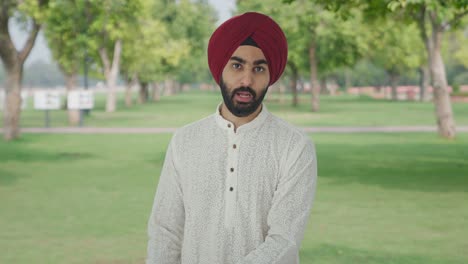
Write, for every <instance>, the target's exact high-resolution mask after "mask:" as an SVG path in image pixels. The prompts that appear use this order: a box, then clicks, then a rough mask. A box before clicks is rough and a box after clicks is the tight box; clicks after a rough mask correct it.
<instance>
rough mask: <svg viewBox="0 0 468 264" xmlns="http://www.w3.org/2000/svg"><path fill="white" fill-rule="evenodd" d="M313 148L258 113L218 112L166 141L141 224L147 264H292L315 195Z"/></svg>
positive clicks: (284, 126) (273, 119) (275, 120)
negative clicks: (233, 117)
mask: <svg viewBox="0 0 468 264" xmlns="http://www.w3.org/2000/svg"><path fill="white" fill-rule="evenodd" d="M316 180H317V163H316V155H315V148H314V145H313V143H312V142H311V141H310V140H309V138H308V137H307V136H306V135H305V134H304V133H303V132H301V131H300V130H299V129H297V128H295V127H293V126H291V125H290V124H288V123H286V122H285V121H283V120H281V119H279V118H277V117H275V116H273V115H272V114H270V113H269V112H268V111H267V109H266V107H265V106H263V109H262V111H261V112H260V114H259V115H258V116H257V117H256V118H255V119H254V120H253V121H251V122H249V123H247V124H245V125H242V126H240V127H239V128H237V131H235V130H234V125H233V124H232V123H231V122H229V121H227V120H225V119H224V118H223V117H222V116H221V115H220V114H219V111H216V113H215V114H214V115H211V116H209V117H207V118H205V119H202V120H200V121H198V122H196V123H193V124H190V125H187V126H185V127H183V128H181V129H179V130H178V131H177V132H176V133H175V134H174V136H173V138H172V140H171V142H170V144H169V147H168V150H167V153H166V159H165V161H164V165H163V168H162V172H161V176H160V179H159V184H158V188H157V191H156V196H155V199H154V205H153V210H152V212H151V216H150V219H149V223H148V235H149V241H148V256H147V260H146V263H147V264H149V263H153V264H166V263H167V264H176V263H182V264H241V263H242V264H244V263H252V264H267V263H268V264H275V263H277V264H294V263H299V254H298V251H299V247H300V244H301V241H302V239H303V234H304V229H305V225H306V223H307V222H308V219H309V214H310V209H311V207H312V201H313V198H314V193H315V186H316Z"/></svg>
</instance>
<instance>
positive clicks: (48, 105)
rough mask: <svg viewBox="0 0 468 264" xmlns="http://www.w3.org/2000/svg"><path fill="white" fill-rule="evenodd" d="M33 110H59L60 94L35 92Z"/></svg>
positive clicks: (55, 92)
mask: <svg viewBox="0 0 468 264" xmlns="http://www.w3.org/2000/svg"><path fill="white" fill-rule="evenodd" d="M34 108H35V109H38V110H56V109H60V94H59V92H58V91H36V92H35V93H34Z"/></svg>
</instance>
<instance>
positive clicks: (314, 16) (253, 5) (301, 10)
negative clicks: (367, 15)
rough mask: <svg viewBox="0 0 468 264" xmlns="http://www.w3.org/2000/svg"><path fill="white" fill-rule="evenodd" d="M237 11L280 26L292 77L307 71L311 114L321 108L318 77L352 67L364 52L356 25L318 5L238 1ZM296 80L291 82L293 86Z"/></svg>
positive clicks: (362, 42)
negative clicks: (249, 12) (260, 14)
mask: <svg viewBox="0 0 468 264" xmlns="http://www.w3.org/2000/svg"><path fill="white" fill-rule="evenodd" d="M239 8H240V10H241V11H247V10H258V11H261V12H265V13H267V14H268V15H270V16H271V17H273V18H274V19H275V20H276V21H277V22H278V23H279V24H280V25H281V27H282V28H283V31H284V32H285V34H286V38H287V39H288V42H289V43H290V45H289V47H290V52H289V57H288V60H290V62H289V63H288V65H289V67H290V69H291V73H292V75H293V76H297V75H298V74H297V72H298V71H302V69H303V67H304V66H306V67H308V70H307V71H308V72H309V74H310V75H309V76H310V83H311V94H312V100H311V110H312V111H318V110H319V108H320V106H319V95H320V83H319V78H320V76H322V77H325V76H326V75H327V74H329V73H331V72H332V71H333V70H334V69H337V68H340V67H345V66H351V65H354V64H355V63H356V61H357V59H358V58H359V57H360V56H361V54H362V53H363V51H364V50H365V45H364V43H365V42H364V41H361V39H360V38H361V37H360V35H359V33H358V32H359V30H358V29H357V28H356V27H355V26H353V24H354V23H355V21H352V20H349V21H344V20H343V19H341V18H340V17H338V16H336V15H335V14H333V13H332V12H330V11H327V10H325V9H324V8H323V7H322V6H321V5H319V4H314V3H312V2H310V1H305V0H298V1H295V2H294V3H292V4H290V5H285V4H282V5H281V6H278V3H277V1H271V2H266V1H247V2H245V1H240V3H239ZM358 20H359V17H358V16H356V21H358ZM304 59H305V61H304ZM304 62H305V63H304ZM295 78H296V77H293V78H292V79H293V82H292V83H293V85H294V79H295ZM293 89H295V88H293ZM293 91H294V90H293Z"/></svg>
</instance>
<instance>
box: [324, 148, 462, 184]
mask: <svg viewBox="0 0 468 264" xmlns="http://www.w3.org/2000/svg"><path fill="white" fill-rule="evenodd" d="M317 153H320V155H319V157H318V162H319V165H318V168H319V176H320V177H326V178H330V179H333V180H334V184H349V183H361V184H371V185H378V186H380V187H383V188H390V189H404V190H415V191H427V192H452V191H458V192H468V187H467V186H468V144H466V143H465V144H437V143H433V144H430V143H428V144H418V143H406V144H363V145H358V144H354V145H353V144H330V143H325V144H318V145H317Z"/></svg>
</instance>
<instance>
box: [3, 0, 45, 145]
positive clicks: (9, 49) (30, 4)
mask: <svg viewBox="0 0 468 264" xmlns="http://www.w3.org/2000/svg"><path fill="white" fill-rule="evenodd" d="M47 4H48V1H47V0H25V1H16V0H2V2H1V4H0V6H1V11H0V58H1V59H2V62H3V67H4V69H5V71H6V85H5V90H6V101H5V106H4V111H3V130H4V135H3V136H4V138H5V140H13V139H16V138H18V137H19V135H20V129H19V121H20V114H21V81H22V77H23V65H24V62H25V61H26V58H27V57H28V55H29V53H30V52H31V49H32V48H33V46H34V42H35V40H36V37H37V34H38V33H39V30H40V28H41V23H42V21H43V19H44V17H45V15H46V6H47ZM15 17H16V18H19V19H20V20H22V21H23V24H24V25H25V26H26V27H28V28H29V36H28V38H27V40H26V42H25V43H24V45H23V47H22V48H21V49H17V48H16V47H15V45H14V44H13V41H12V39H11V36H10V33H9V31H8V25H9V22H10V21H11V19H14V18H15Z"/></svg>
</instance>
